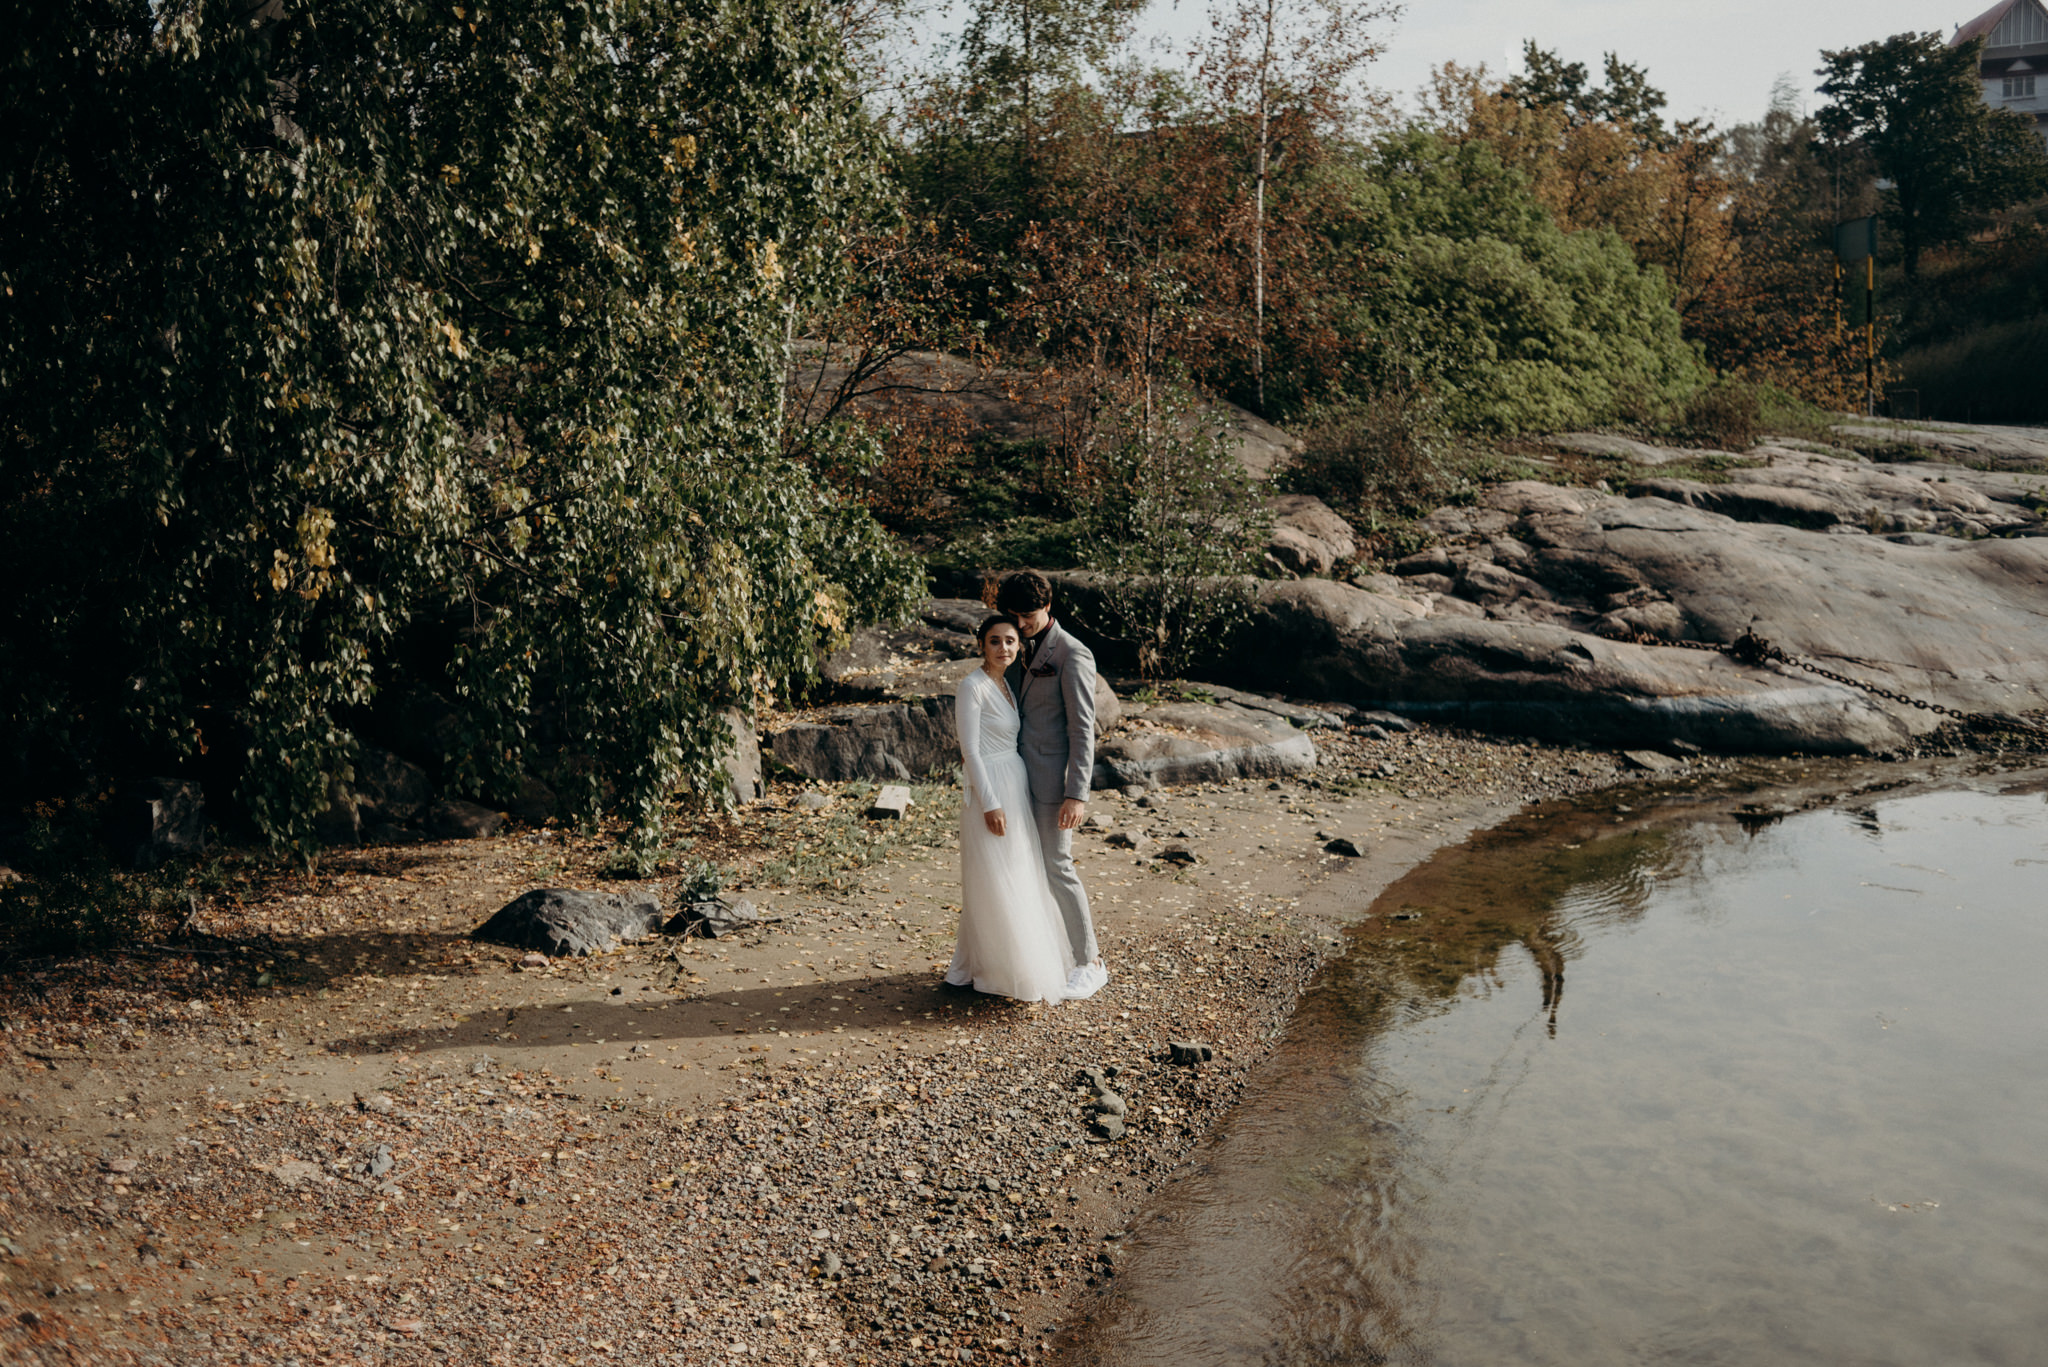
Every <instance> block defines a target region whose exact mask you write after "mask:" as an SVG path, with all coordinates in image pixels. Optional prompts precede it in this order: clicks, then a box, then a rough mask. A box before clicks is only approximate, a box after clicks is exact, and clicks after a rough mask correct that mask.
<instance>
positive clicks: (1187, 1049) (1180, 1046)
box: [1166, 1039, 1216, 1064]
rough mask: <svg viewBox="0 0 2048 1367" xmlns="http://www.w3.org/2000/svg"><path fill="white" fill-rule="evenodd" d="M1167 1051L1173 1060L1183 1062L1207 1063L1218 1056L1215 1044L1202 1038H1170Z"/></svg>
mask: <svg viewBox="0 0 2048 1367" xmlns="http://www.w3.org/2000/svg"><path fill="white" fill-rule="evenodd" d="M1166 1051H1167V1055H1168V1057H1169V1058H1170V1059H1171V1060H1172V1061H1173V1062H1175V1063H1183V1064H1194V1063H1207V1062H1209V1060H1211V1059H1213V1058H1215V1057H1216V1048H1215V1046H1214V1045H1210V1044H1204V1043H1202V1042H1201V1041H1200V1040H1182V1039H1176V1040H1168V1041H1167V1042H1166Z"/></svg>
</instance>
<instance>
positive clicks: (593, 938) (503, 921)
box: [470, 888, 662, 957]
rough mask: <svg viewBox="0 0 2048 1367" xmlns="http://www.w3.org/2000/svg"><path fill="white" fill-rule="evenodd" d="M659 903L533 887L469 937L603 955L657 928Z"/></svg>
mask: <svg viewBox="0 0 2048 1367" xmlns="http://www.w3.org/2000/svg"><path fill="white" fill-rule="evenodd" d="M661 922H662V915H661V902H660V901H659V900H658V899H657V898H654V897H651V896H621V895H620V894H618V893H615V892H583V891H580V890H577V889H573V888H535V889H534V890H533V891H532V892H527V893H521V894H520V895H519V896H517V897H515V898H513V899H512V900H511V901H510V902H507V903H506V904H505V905H504V906H502V907H500V908H499V909H498V910H497V912H496V913H495V914H493V915H492V917H491V919H490V920H488V921H486V922H484V923H483V924H482V925H480V926H478V927H477V928H476V929H475V930H473V931H471V932H470V938H472V939H476V940H483V941H485V942H486V943H489V944H494V945H509V946H511V947H512V948H513V949H536V950H539V951H540V952H541V953H543V954H548V955H553V956H556V957H560V956H562V955H581V954H603V953H605V952H607V951H608V950H611V949H614V948H616V947H617V946H618V945H619V944H620V943H621V942H622V941H630V940H644V939H646V938H647V937H648V936H650V935H653V934H655V933H656V932H657V931H659V930H660V929H661Z"/></svg>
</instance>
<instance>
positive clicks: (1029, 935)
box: [946, 614, 1085, 1001]
mask: <svg viewBox="0 0 2048 1367" xmlns="http://www.w3.org/2000/svg"><path fill="white" fill-rule="evenodd" d="M979 640H980V644H981V668H980V669H977V670H975V671H974V672H973V673H972V674H969V675H968V676H967V677H966V678H964V679H962V680H961V681H960V687H959V689H958V690H957V691H956V692H955V693H954V695H953V696H954V717H955V719H956V721H957V722H958V725H959V730H960V757H961V760H962V761H963V763H964V766H965V767H964V774H963V777H964V780H965V783H964V789H965V791H964V792H963V794H962V797H961V803H960V884H961V888H960V940H959V943H958V945H957V946H956V947H955V948H954V950H953V965H952V967H951V968H950V969H948V970H947V972H946V981H947V982H949V983H951V984H953V985H954V986H956V987H965V986H969V985H972V986H973V988H974V990H975V991H977V992H992V993H995V994H997V995H999V996H1004V997H1014V998H1016V999H1017V1000H1019V1001H1060V1000H1062V999H1064V998H1066V997H1069V996H1074V995H1085V994H1076V993H1073V992H1070V991H1069V990H1068V987H1067V979H1068V978H1069V976H1071V975H1072V973H1073V971H1074V957H1073V951H1072V949H1071V948H1070V947H1069V946H1068V944H1067V931H1066V926H1065V924H1064V923H1063V922H1062V921H1061V920H1060V912H1059V907H1058V906H1057V905H1056V904H1055V903H1054V902H1053V900H1052V889H1051V888H1050V887H1049V886H1047V884H1046V881H1045V862H1044V860H1043V859H1042V858H1041V857H1040V855H1039V850H1038V828H1037V825H1036V823H1034V822H1033V821H1032V819H1031V785H1030V782H1029V780H1028V779H1026V777H1025V774H1024V757H1023V756H1022V755H1020V754H1019V753H1018V752H1017V724H1018V723H1017V700H1016V699H1015V698H1013V697H1012V696H1011V695H1010V687H1009V685H1008V684H1007V683H1005V682H1004V681H1003V671H1004V670H1005V669H1008V668H1009V667H1010V663H1011V661H1013V660H1015V659H1016V658H1017V651H1018V649H1019V647H1020V645H1021V638H1020V636H1019V635H1018V632H1017V619H1016V618H1014V617H1011V616H1008V615H1007V614H999V615H997V616H994V617H991V618H989V619H988V620H987V621H986V622H983V623H982V624H981V631H980V633H979Z"/></svg>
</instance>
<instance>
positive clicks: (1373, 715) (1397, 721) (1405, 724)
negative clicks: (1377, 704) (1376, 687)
mask: <svg viewBox="0 0 2048 1367" xmlns="http://www.w3.org/2000/svg"><path fill="white" fill-rule="evenodd" d="M1351 720H1352V721H1353V722H1354V723H1357V722H1365V723H1367V724H1369V725H1372V726H1378V727H1383V728H1385V729H1386V730H1388V731H1394V732H1406V731H1413V730H1414V729H1415V723H1414V722H1412V721H1410V720H1409V719H1408V718H1406V717H1404V716H1402V715H1401V714H1400V713H1399V712H1382V711H1379V710H1377V709H1372V708H1359V709H1358V710H1357V711H1355V712H1353V713H1352V714H1351Z"/></svg>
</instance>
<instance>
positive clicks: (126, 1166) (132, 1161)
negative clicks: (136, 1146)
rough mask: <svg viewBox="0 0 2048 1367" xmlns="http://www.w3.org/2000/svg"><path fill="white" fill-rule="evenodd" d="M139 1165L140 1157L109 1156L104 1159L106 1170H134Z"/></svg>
mask: <svg viewBox="0 0 2048 1367" xmlns="http://www.w3.org/2000/svg"><path fill="white" fill-rule="evenodd" d="M141 1166H142V1160H141V1159H140V1158H109V1159H108V1160H107V1161H106V1169H107V1171H108V1172H134V1171H135V1170H136V1169H137V1168H139V1167H141Z"/></svg>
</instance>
